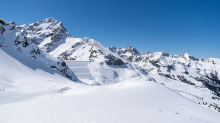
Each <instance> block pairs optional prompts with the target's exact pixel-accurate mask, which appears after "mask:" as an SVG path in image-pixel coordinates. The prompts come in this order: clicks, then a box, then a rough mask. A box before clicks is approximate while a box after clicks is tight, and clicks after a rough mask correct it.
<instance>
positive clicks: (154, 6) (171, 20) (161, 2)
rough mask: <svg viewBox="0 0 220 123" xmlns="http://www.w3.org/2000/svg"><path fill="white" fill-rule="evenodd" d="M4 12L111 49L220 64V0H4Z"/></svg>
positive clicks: (4, 15) (4, 16)
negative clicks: (54, 24) (57, 24)
mask: <svg viewBox="0 0 220 123" xmlns="http://www.w3.org/2000/svg"><path fill="white" fill-rule="evenodd" d="M1 10H2V11H1V14H0V18H2V19H4V20H6V21H15V22H16V23H17V24H19V25H21V24H25V23H34V22H36V21H38V20H43V19H46V18H48V17H54V18H55V19H57V20H59V21H61V22H62V23H63V25H64V27H66V29H67V30H68V32H69V33H70V34H71V35H72V36H73V37H79V38H83V37H89V38H92V39H95V40H96V41H98V42H100V43H102V44H103V45H104V46H106V47H109V46H116V47H117V48H119V47H125V46H127V45H131V46H134V47H136V48H137V49H138V50H139V51H140V52H142V53H146V52H148V51H151V52H157V51H164V52H168V53H170V54H173V55H180V54H184V53H188V54H190V55H193V56H195V57H198V58H210V57H212V58H220V0H37V1H33V0H19V1H18V0H4V1H1Z"/></svg>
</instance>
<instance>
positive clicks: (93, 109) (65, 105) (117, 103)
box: [0, 81, 220, 123]
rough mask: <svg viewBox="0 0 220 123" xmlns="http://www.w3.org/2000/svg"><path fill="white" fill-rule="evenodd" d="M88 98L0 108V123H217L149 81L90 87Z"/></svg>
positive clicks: (214, 114)
mask: <svg viewBox="0 0 220 123" xmlns="http://www.w3.org/2000/svg"><path fill="white" fill-rule="evenodd" d="M83 91H89V93H88V92H87V94H83V95H76V96H69V97H63V98H61V97H60V98H53V99H44V100H37V101H27V102H21V103H15V104H6V105H1V106H0V114H1V117H0V121H1V122H5V123H6V122H10V123H13V122H16V123H24V122H32V123H35V122H36V123H41V122H42V123H43V122H44V123H46V122H47V123H60V122H63V123H65V122H66V123H67V122H74V123H115V122H120V123H162V122H163V123H177V122H178V123H203V122H204V123H217V122H219V121H220V117H219V113H217V112H213V111H211V110H209V109H206V108H203V107H201V106H200V105H198V104H196V103H195V102H193V101H191V100H188V99H186V98H185V97H183V96H181V95H179V94H177V93H175V92H174V91H172V90H170V89H168V88H166V87H164V86H163V85H160V84H158V83H155V82H151V81H131V82H121V83H118V84H113V85H106V86H91V87H90V88H89V89H88V90H87V89H85V90H83Z"/></svg>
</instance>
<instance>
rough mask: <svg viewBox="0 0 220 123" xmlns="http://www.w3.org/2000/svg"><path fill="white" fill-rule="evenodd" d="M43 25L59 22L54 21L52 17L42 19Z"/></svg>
mask: <svg viewBox="0 0 220 123" xmlns="http://www.w3.org/2000/svg"><path fill="white" fill-rule="evenodd" d="M44 22H45V23H50V22H59V21H58V20H56V19H55V18H54V17H49V18H46V19H44Z"/></svg>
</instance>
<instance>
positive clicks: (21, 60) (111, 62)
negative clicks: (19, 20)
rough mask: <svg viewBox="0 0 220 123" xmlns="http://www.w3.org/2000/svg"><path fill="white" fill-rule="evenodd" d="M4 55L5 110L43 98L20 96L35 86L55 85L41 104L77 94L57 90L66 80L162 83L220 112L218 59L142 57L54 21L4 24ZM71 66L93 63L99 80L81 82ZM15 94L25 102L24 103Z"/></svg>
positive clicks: (0, 28)
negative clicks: (59, 95) (74, 32)
mask: <svg viewBox="0 0 220 123" xmlns="http://www.w3.org/2000/svg"><path fill="white" fill-rule="evenodd" d="M146 50H147V49H146ZM0 54H1V55H0V58H1V61H0V65H1V66H2V67H1V68H0V74H1V76H0V80H1V81H2V82H4V83H7V88H9V90H10V89H11V92H9V91H8V92H6V91H5V90H6V84H4V85H3V87H2V89H1V90H2V91H1V92H2V94H1V95H2V96H1V97H5V98H2V99H3V100H2V101H1V102H0V103H1V104H6V103H12V102H20V101H24V100H29V99H30V97H31V96H30V95H42V93H43V92H44V91H43V92H42V93H39V92H37V93H35V90H34V91H33V90H32V91H31V94H29V95H28V96H27V95H25V94H24V93H23V92H21V91H20V92H19V91H18V90H19V89H21V88H23V89H24V88H25V89H30V88H33V87H34V86H33V85H36V87H34V88H35V89H37V88H38V87H39V88H41V87H43V86H44V83H47V82H48V83H52V84H51V85H49V84H45V86H44V87H43V88H44V90H45V93H47V94H46V95H47V96H45V95H44V96H42V98H48V97H50V96H51V93H52V91H56V92H59V93H62V92H64V90H68V93H69V90H71V91H70V92H73V90H74V93H75V92H77V91H76V90H77V89H73V87H72V88H71V87H70V86H68V87H67V86H63V85H65V84H64V83H63V84H60V85H59V86H57V84H56V85H55V82H56V81H63V80H62V79H63V78H65V79H64V81H65V83H71V82H75V83H79V84H83V85H93V86H94V85H95V86H96V85H111V84H115V83H120V82H123V81H128V80H129V81H132V80H133V81H136V80H142V81H152V82H156V83H160V84H161V85H163V86H165V87H168V88H170V89H172V90H174V91H176V92H177V93H179V94H181V95H183V96H185V97H186V98H188V99H190V100H192V101H194V102H196V103H198V104H201V105H203V106H205V107H209V108H211V109H212V110H214V111H217V112H220V107H218V105H220V59H217V58H206V59H199V58H196V57H194V56H191V55H189V54H187V53H185V54H182V55H171V54H169V53H166V52H156V53H151V52H148V53H140V52H139V51H138V50H137V49H136V48H134V47H132V46H127V47H125V48H116V47H114V46H112V47H105V46H103V45H102V44H101V43H99V42H97V41H95V40H94V39H89V38H87V37H85V38H74V37H72V36H71V35H70V34H69V33H68V31H67V30H66V28H65V27H64V26H63V24H62V23H61V22H59V21H58V20H56V19H54V18H52V17H50V18H47V19H45V20H40V21H37V22H36V23H32V24H24V25H17V24H16V23H15V22H13V21H12V22H7V21H5V20H3V19H0ZM71 62H76V63H77V62H88V63H89V64H88V66H87V68H88V70H89V71H90V73H91V76H92V77H93V78H94V79H93V80H92V81H91V80H89V79H83V78H80V77H79V76H78V75H76V74H75V73H74V67H72V68H71V66H69V64H70V63H71ZM75 68H77V67H75ZM38 78H43V80H41V81H42V82H41V83H38V82H37V81H33V80H34V79H35V80H37V79H38ZM52 78H53V79H52ZM32 81H33V82H32ZM25 84H27V85H26V86H25V87H24V86H23V85H25ZM28 85H29V86H30V87H29V86H28ZM47 85H48V86H47ZM61 85H62V86H61ZM32 86H33V87H32ZM39 88H38V89H39ZM47 88H52V91H51V90H47ZM13 89H14V90H13ZM78 90H79V89H78ZM158 91H160V90H158ZM65 92H66V91H65ZM16 94H17V95H19V94H20V96H21V95H22V96H23V97H24V98H23V99H22V100H19V99H18V97H19V96H17V95H16ZM6 95H11V96H6ZM55 95H56V94H53V96H55ZM9 97H10V98H9Z"/></svg>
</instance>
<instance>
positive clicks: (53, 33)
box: [18, 17, 71, 52]
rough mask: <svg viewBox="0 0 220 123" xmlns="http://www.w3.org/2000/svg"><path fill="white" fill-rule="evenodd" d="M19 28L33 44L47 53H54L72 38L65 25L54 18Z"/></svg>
mask: <svg viewBox="0 0 220 123" xmlns="http://www.w3.org/2000/svg"><path fill="white" fill-rule="evenodd" d="M18 28H19V29H20V31H21V32H22V33H23V34H24V35H25V36H26V37H27V38H28V39H29V40H30V41H31V42H33V43H34V44H36V45H37V46H38V47H39V48H41V49H44V50H45V51H46V52H51V51H54V50H55V49H56V48H57V47H58V46H59V45H61V44H63V43H65V41H66V39H67V38H70V37H71V35H70V34H69V33H68V32H67V30H66V28H64V26H63V24H62V23H61V22H59V21H58V20H56V19H54V18H53V17H50V18H47V19H45V20H40V21H37V22H36V23H32V24H24V25H21V26H18Z"/></svg>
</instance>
